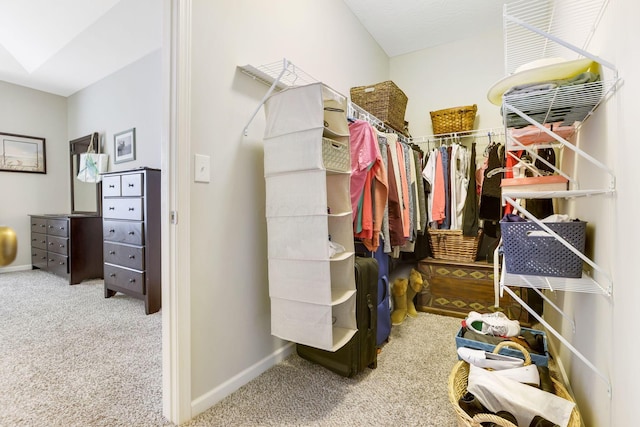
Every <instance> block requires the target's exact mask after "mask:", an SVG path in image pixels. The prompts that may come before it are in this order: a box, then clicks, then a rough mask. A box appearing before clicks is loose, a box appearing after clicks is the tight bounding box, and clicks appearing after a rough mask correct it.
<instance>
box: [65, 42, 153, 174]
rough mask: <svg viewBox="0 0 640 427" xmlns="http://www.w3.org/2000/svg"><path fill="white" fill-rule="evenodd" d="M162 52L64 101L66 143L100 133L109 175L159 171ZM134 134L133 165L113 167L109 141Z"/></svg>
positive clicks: (147, 57)
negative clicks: (149, 169) (143, 168)
mask: <svg viewBox="0 0 640 427" xmlns="http://www.w3.org/2000/svg"><path fill="white" fill-rule="evenodd" d="M161 60H162V51H161V50H160V49H158V50H156V51H154V52H152V53H150V54H148V55H147V56H145V57H143V58H141V59H139V60H138V61H136V62H134V63H132V64H130V65H128V66H126V67H125V68H123V69H121V70H119V71H117V72H115V73H113V74H111V75H110V76H107V77H105V78H104V79H102V80H100V81H98V82H96V83H94V84H92V85H91V86H89V87H87V88H85V89H82V90H80V91H78V92H76V93H74V94H73V95H71V96H70V97H69V98H68V108H69V113H68V115H69V121H68V132H69V139H74V138H78V137H81V136H84V135H88V134H90V133H91V132H98V133H100V139H101V144H102V152H104V153H109V171H119V170H126V169H133V168H138V167H141V166H148V167H152V168H160V154H161V139H160V138H161V131H162V68H161V67H162V62H161ZM131 128H135V129H136V144H135V148H136V159H135V160H134V161H130V162H126V163H118V164H114V163H113V160H114V157H113V152H114V140H113V135H114V134H116V133H119V132H122V131H125V130H127V129H131Z"/></svg>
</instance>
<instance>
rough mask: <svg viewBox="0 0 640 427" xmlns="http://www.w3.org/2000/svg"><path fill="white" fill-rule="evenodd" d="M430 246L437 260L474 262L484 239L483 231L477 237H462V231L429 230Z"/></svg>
mask: <svg viewBox="0 0 640 427" xmlns="http://www.w3.org/2000/svg"><path fill="white" fill-rule="evenodd" d="M427 234H428V236H429V246H430V247H431V253H432V254H433V257H434V258H435V259H446V260H449V261H459V262H474V261H475V260H476V255H477V254H478V246H479V245H480V240H481V239H482V229H481V230H480V231H479V232H478V235H477V236H476V237H467V236H463V235H462V230H435V229H429V230H427Z"/></svg>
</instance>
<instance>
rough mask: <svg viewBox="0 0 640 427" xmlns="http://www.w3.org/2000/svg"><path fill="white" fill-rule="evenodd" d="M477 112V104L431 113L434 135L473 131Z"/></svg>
mask: <svg viewBox="0 0 640 427" xmlns="http://www.w3.org/2000/svg"><path fill="white" fill-rule="evenodd" d="M477 111H478V106H477V105H476V104H473V105H468V106H464V107H454V108H447V109H444V110H438V111H431V112H430V113H429V114H431V124H432V126H433V134H434V135H440V134H445V133H454V132H464V131H468V130H471V129H473V123H474V122H475V120H476V112H477Z"/></svg>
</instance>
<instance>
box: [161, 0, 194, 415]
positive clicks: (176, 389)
mask: <svg viewBox="0 0 640 427" xmlns="http://www.w3.org/2000/svg"><path fill="white" fill-rule="evenodd" d="M191 7H192V5H191V0H163V44H162V67H163V99H164V101H163V129H162V134H163V138H162V155H161V163H162V171H163V173H162V265H163V268H162V414H163V416H164V417H165V418H167V419H168V420H169V421H171V422H172V423H174V424H181V423H183V422H186V421H188V420H189V419H191V414H192V413H191V315H190V312H191V280H190V274H191V272H190V261H189V258H190V257H189V251H190V244H189V238H190V227H189V219H190V214H189V210H190V193H191V192H190V182H189V177H190V176H191V165H190V161H189V159H190V156H191V153H190V150H191V142H190V131H191Z"/></svg>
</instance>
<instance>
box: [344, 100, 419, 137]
mask: <svg viewBox="0 0 640 427" xmlns="http://www.w3.org/2000/svg"><path fill="white" fill-rule="evenodd" d="M348 110H349V111H348V112H347V117H351V118H354V119H357V120H364V121H365V122H367V123H369V124H370V125H372V126H374V127H376V128H378V129H382V130H383V131H384V132H386V133H394V134H396V135H398V139H399V140H400V142H404V143H405V144H408V143H409V142H410V138H407V136H406V135H404V134H403V133H401V132H399V131H397V130H395V129H393V128H391V127H389V126H387V125H386V124H385V123H384V122H383V121H382V120H380V119H379V118H377V117H376V116H374V115H373V114H371V113H370V112H368V111H367V110H365V109H364V108H362V107H360V106H359V105H357V104H355V103H353V102H351V101H348Z"/></svg>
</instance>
